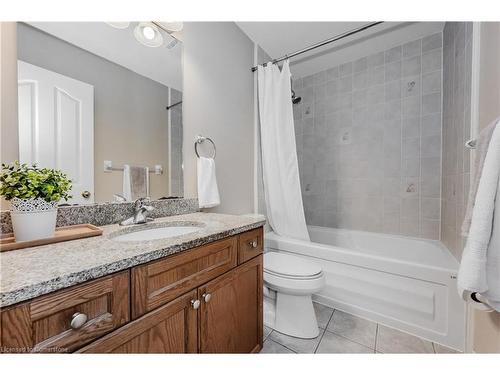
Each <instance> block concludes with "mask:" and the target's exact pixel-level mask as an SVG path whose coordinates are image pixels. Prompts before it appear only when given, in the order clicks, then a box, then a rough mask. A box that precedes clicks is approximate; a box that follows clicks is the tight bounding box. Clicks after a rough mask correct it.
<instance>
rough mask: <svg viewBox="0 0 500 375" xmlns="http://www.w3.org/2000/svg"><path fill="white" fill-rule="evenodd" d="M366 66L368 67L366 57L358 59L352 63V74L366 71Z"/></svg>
mask: <svg viewBox="0 0 500 375" xmlns="http://www.w3.org/2000/svg"><path fill="white" fill-rule="evenodd" d="M367 66H368V59H367V58H366V57H363V58H361V59H358V60H356V61H354V63H353V72H354V73H357V72H361V71H363V70H366V68H367Z"/></svg>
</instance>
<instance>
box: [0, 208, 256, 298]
mask: <svg viewBox="0 0 500 375" xmlns="http://www.w3.org/2000/svg"><path fill="white" fill-rule="evenodd" d="M173 222H176V223H179V222H183V224H184V225H193V226H199V227H200V230H198V231H196V232H194V233H190V234H186V235H182V236H177V237H171V238H165V239H159V240H152V241H139V242H119V241H116V240H113V237H115V236H117V235H118V234H121V233H123V232H131V231H136V230H141V229H145V228H154V227H158V226H165V225H168V223H173ZM264 223H265V218H264V216H262V215H242V216H237V215H224V214H211V213H201V212H197V213H192V214H186V215H177V216H169V217H164V218H161V219H156V220H155V221H153V222H151V223H148V224H144V225H133V226H129V227H121V226H119V225H117V224H114V225H107V226H104V227H102V229H103V230H104V233H103V235H102V236H98V237H91V238H85V239H81V240H75V241H67V242H60V243H56V244H51V245H45V246H38V247H31V248H26V249H20V250H13V251H7V252H3V253H0V307H5V306H9V305H13V304H15V303H19V302H22V301H26V300H29V299H31V298H34V297H37V296H41V295H43V294H47V293H50V292H53V291H56V290H59V289H63V288H66V287H69V286H73V285H77V284H80V283H82V282H84V281H88V280H92V279H96V278H99V277H102V276H106V275H109V274H111V273H114V272H117V271H120V270H125V269H127V268H130V267H133V266H136V265H139V264H143V263H146V262H149V261H152V260H155V259H159V258H162V257H165V256H168V255H172V254H176V253H179V252H181V251H184V250H187V249H190V248H193V247H196V246H201V245H204V244H207V243H209V242H212V241H215V240H219V239H221V238H225V237H229V236H232V235H235V234H238V233H242V232H245V231H247V230H250V229H254V228H257V227H260V226H262V225H264ZM118 232H119V233H118Z"/></svg>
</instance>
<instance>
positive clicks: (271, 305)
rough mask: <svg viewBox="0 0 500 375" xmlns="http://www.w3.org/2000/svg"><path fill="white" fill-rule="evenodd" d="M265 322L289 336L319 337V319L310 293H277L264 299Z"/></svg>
mask: <svg viewBox="0 0 500 375" xmlns="http://www.w3.org/2000/svg"><path fill="white" fill-rule="evenodd" d="M264 324H265V325H267V326H268V327H270V328H272V329H274V330H276V331H278V332H281V333H283V334H285V335H288V336H294V337H299V338H303V339H313V338H316V337H318V335H319V329H318V321H317V320H316V314H315V312H314V307H313V304H312V299H311V296H310V295H305V296H304V295H302V296H295V295H291V294H284V293H280V292H278V293H276V299H271V298H267V297H266V298H265V300H264Z"/></svg>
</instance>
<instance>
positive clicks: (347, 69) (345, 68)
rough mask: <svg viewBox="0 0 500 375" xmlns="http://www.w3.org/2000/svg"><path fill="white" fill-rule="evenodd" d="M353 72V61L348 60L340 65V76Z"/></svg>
mask: <svg viewBox="0 0 500 375" xmlns="http://www.w3.org/2000/svg"><path fill="white" fill-rule="evenodd" d="M350 74H352V63H350V62H348V63H345V64H342V65H340V66H339V75H340V77H344V76H348V75H350Z"/></svg>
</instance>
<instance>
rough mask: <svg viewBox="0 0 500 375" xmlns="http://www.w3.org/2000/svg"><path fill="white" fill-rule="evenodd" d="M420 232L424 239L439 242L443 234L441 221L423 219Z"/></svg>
mask: <svg viewBox="0 0 500 375" xmlns="http://www.w3.org/2000/svg"><path fill="white" fill-rule="evenodd" d="M420 231H421V233H420V235H421V237H423V238H427V239H429V240H439V239H440V234H441V233H440V225H439V220H427V219H422V221H421V223H420Z"/></svg>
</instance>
